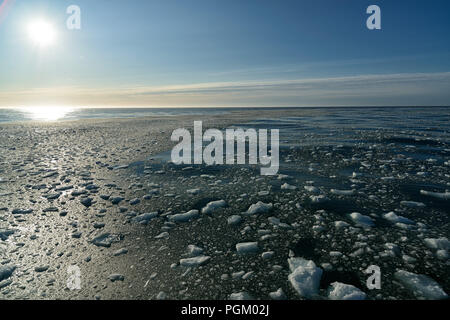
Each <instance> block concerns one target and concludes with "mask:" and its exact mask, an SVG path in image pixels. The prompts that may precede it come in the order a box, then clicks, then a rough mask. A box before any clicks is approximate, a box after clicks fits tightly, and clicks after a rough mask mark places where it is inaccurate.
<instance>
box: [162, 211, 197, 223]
mask: <svg viewBox="0 0 450 320" xmlns="http://www.w3.org/2000/svg"><path fill="white" fill-rule="evenodd" d="M198 216H199V212H198V210H190V211H188V212H185V213H178V214H174V215H170V216H168V219H169V221H173V222H189V221H191V220H193V219H195V218H197V217H198Z"/></svg>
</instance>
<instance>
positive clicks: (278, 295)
mask: <svg viewBox="0 0 450 320" xmlns="http://www.w3.org/2000/svg"><path fill="white" fill-rule="evenodd" d="M269 297H270V298H271V299H273V300H286V295H285V294H284V291H283V289H281V288H279V289H278V290H277V291H274V292H270V293H269Z"/></svg>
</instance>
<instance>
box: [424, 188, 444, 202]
mask: <svg viewBox="0 0 450 320" xmlns="http://www.w3.org/2000/svg"><path fill="white" fill-rule="evenodd" d="M420 194H423V195H424V196H430V197H434V198H438V199H443V200H448V199H450V192H447V191H446V192H445V193H439V192H431V191H426V190H420Z"/></svg>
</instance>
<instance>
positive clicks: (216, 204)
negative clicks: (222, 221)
mask: <svg viewBox="0 0 450 320" xmlns="http://www.w3.org/2000/svg"><path fill="white" fill-rule="evenodd" d="M226 205H227V203H226V202H225V200H218V201H212V202H209V203H208V204H207V205H206V207H204V208H203V209H202V213H205V214H211V213H213V212H214V211H216V210H218V209H220V208H224V207H226Z"/></svg>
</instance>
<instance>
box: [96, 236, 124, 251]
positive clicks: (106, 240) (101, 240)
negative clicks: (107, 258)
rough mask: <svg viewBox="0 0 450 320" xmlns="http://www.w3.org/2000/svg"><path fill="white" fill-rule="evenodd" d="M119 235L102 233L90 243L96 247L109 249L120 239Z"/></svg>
mask: <svg viewBox="0 0 450 320" xmlns="http://www.w3.org/2000/svg"><path fill="white" fill-rule="evenodd" d="M120 238H121V237H120V236H119V235H116V234H111V233H103V234H101V235H99V236H97V237H95V238H94V239H93V240H92V241H91V242H92V244H94V245H96V246H98V247H106V248H109V247H110V246H111V244H112V243H113V242H119V241H120V240H121V239H120Z"/></svg>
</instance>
